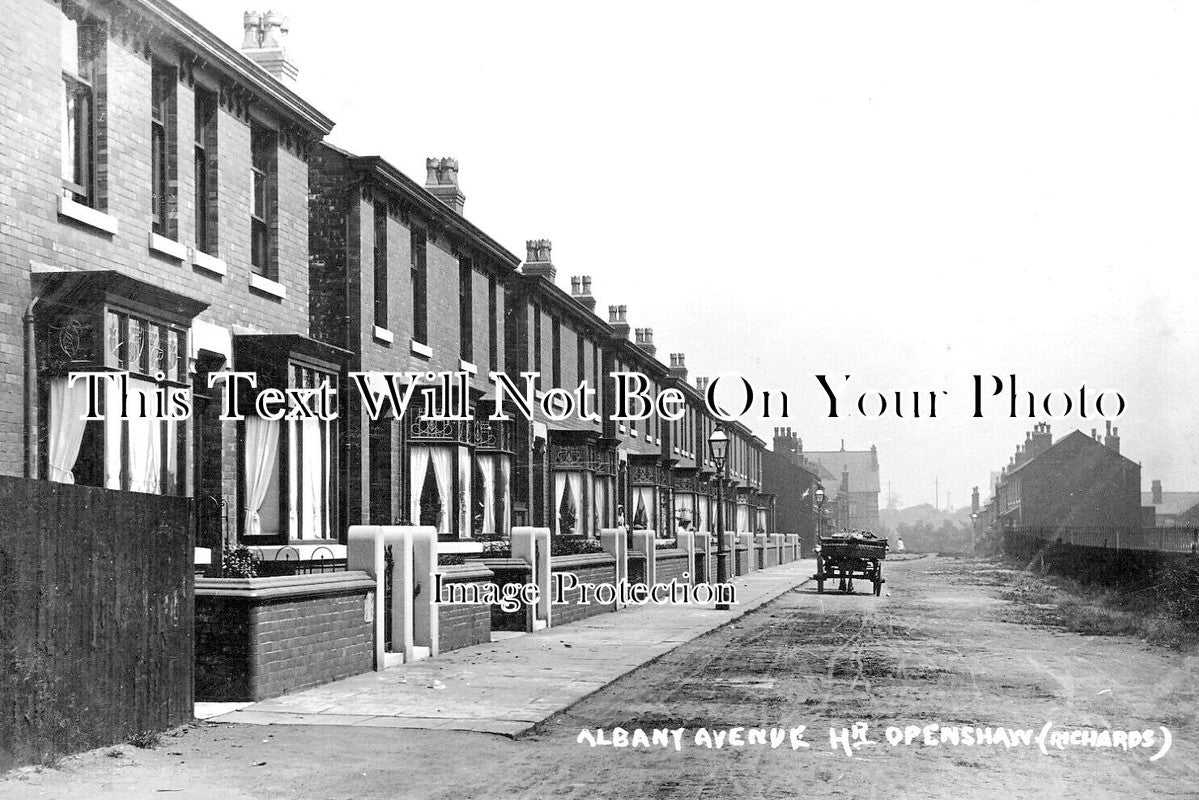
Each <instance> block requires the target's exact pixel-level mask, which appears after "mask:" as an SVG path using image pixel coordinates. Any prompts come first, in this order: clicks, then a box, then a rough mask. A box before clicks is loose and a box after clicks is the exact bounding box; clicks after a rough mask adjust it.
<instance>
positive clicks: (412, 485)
mask: <svg viewBox="0 0 1199 800" xmlns="http://www.w3.org/2000/svg"><path fill="white" fill-rule="evenodd" d="M428 472H429V448H427V447H413V448H412V449H411V450H410V451H409V454H408V488H409V489H410V491H409V493H408V496H409V497H411V498H412V500H411V508H410V509H409V522H411V523H412V524H413V525H420V504H421V494H422V492H423V491H424V488H425V475H426V474H428Z"/></svg>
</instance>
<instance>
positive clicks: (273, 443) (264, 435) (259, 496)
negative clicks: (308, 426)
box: [245, 417, 282, 536]
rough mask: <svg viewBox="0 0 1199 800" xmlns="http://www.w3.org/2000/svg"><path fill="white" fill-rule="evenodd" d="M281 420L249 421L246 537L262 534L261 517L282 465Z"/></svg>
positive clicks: (246, 464)
mask: <svg viewBox="0 0 1199 800" xmlns="http://www.w3.org/2000/svg"><path fill="white" fill-rule="evenodd" d="M281 427H282V425H281V423H280V422H279V420H270V419H262V418H261V417H246V456H245V462H246V463H245V467H246V509H245V510H246V535H247V536H258V535H261V533H262V520H261V517H260V516H259V513H260V512H261V510H262V504H263V502H264V501H265V500H266V495H267V489H268V488H269V487H270V485H271V481H272V480H273V479H274V477H275V470H276V468H277V467H278V464H279V431H280V428H281Z"/></svg>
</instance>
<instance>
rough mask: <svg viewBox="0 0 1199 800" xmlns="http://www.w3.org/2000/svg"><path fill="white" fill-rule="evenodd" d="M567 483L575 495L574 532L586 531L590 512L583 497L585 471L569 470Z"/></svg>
mask: <svg viewBox="0 0 1199 800" xmlns="http://www.w3.org/2000/svg"><path fill="white" fill-rule="evenodd" d="M566 480H567V483H568V484H569V486H570V493H571V495H573V496H574V504H575V528H574V533H578V534H581V533H586V531H587V525H588V519H589V512H588V510H587V503H586V501H585V498H584V497H583V473H581V472H568V473H567V474H566Z"/></svg>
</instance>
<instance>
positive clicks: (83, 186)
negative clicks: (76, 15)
mask: <svg viewBox="0 0 1199 800" xmlns="http://www.w3.org/2000/svg"><path fill="white" fill-rule="evenodd" d="M102 33H103V31H102V30H100V29H99V26H98V24H96V23H94V22H91V21H80V20H78V19H73V18H71V17H67V16H65V15H64V16H63V18H62V62H63V63H62V79H63V88H64V105H63V115H62V131H61V153H62V189H63V196H64V197H67V198H68V199H71V200H74V201H75V202H77V203H82V204H83V205H86V206H91V207H92V208H98V207H99V205H100V204H99V202H98V197H97V193H96V151H97V146H96V140H97V131H96V119H97V109H96V88H95V83H96V75H97V63H96V62H97V58H98V56H99V54H100V52H101V48H100V47H99V43H101V42H103V36H102Z"/></svg>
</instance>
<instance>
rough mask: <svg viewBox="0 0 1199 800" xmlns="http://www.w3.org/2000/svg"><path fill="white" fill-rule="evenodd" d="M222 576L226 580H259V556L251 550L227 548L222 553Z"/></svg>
mask: <svg viewBox="0 0 1199 800" xmlns="http://www.w3.org/2000/svg"><path fill="white" fill-rule="evenodd" d="M221 575H223V576H224V577H226V578H257V577H258V556H256V555H254V553H252V552H250V548H248V547H246V546H245V545H241V546H240V547H237V548H232V547H228V546H226V547H225V549H224V550H222V551H221Z"/></svg>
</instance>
